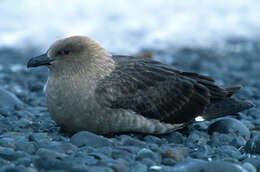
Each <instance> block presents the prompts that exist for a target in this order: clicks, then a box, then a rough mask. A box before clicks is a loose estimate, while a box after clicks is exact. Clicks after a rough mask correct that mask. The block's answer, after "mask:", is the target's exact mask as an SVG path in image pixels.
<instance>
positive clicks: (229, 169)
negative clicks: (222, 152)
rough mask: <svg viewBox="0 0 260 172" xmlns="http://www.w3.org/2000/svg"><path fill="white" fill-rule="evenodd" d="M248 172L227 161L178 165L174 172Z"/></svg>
mask: <svg viewBox="0 0 260 172" xmlns="http://www.w3.org/2000/svg"><path fill="white" fill-rule="evenodd" d="M179 171H182V172H189V171H192V172H202V171H205V172H219V171H221V172H247V170H246V169H244V168H243V167H241V166H239V165H237V164H233V163H229V162H225V161H213V162H206V161H197V162H196V161H195V162H192V163H191V162H184V163H182V164H178V165H176V166H175V167H174V169H173V170H172V172H179Z"/></svg>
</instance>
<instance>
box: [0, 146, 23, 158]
mask: <svg viewBox="0 0 260 172" xmlns="http://www.w3.org/2000/svg"><path fill="white" fill-rule="evenodd" d="M24 156H26V154H25V153H24V152H21V151H14V150H13V149H11V148H4V147H0V157H1V158H3V159H6V160H9V161H14V160H17V159H18V158H21V157H24Z"/></svg>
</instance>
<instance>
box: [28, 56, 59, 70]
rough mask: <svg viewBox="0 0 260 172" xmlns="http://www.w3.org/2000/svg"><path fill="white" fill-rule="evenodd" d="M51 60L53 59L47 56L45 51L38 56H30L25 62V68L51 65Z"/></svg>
mask: <svg viewBox="0 0 260 172" xmlns="http://www.w3.org/2000/svg"><path fill="white" fill-rule="evenodd" d="M52 61H54V59H51V58H49V57H48V56H47V53H45V54H42V55H40V56H37V57H33V58H31V59H30V60H29V61H28V63H27V68H30V67H37V66H46V65H51V62H52Z"/></svg>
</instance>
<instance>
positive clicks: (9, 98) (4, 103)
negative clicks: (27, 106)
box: [0, 87, 24, 109]
mask: <svg viewBox="0 0 260 172" xmlns="http://www.w3.org/2000/svg"><path fill="white" fill-rule="evenodd" d="M23 105H24V104H23V103H22V102H21V101H20V100H19V99H18V98H17V97H16V96H15V95H14V94H13V93H11V92H9V91H7V90H5V89H4V88H1V87H0V109H2V108H8V109H14V108H15V107H18V106H23Z"/></svg>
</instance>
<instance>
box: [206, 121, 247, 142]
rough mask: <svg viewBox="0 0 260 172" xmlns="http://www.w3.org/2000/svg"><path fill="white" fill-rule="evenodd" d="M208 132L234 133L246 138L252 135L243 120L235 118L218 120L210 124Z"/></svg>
mask: <svg viewBox="0 0 260 172" xmlns="http://www.w3.org/2000/svg"><path fill="white" fill-rule="evenodd" d="M208 132H209V134H213V133H214V132H218V133H225V134H228V133H232V134H236V135H238V136H239V135H240V136H242V137H244V138H246V139H247V138H249V136H250V131H249V129H248V128H247V127H246V126H245V125H244V124H243V123H242V122H240V121H238V120H237V119H233V118H224V119H220V120H217V121H216V122H214V123H212V124H211V125H210V126H209V129H208Z"/></svg>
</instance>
